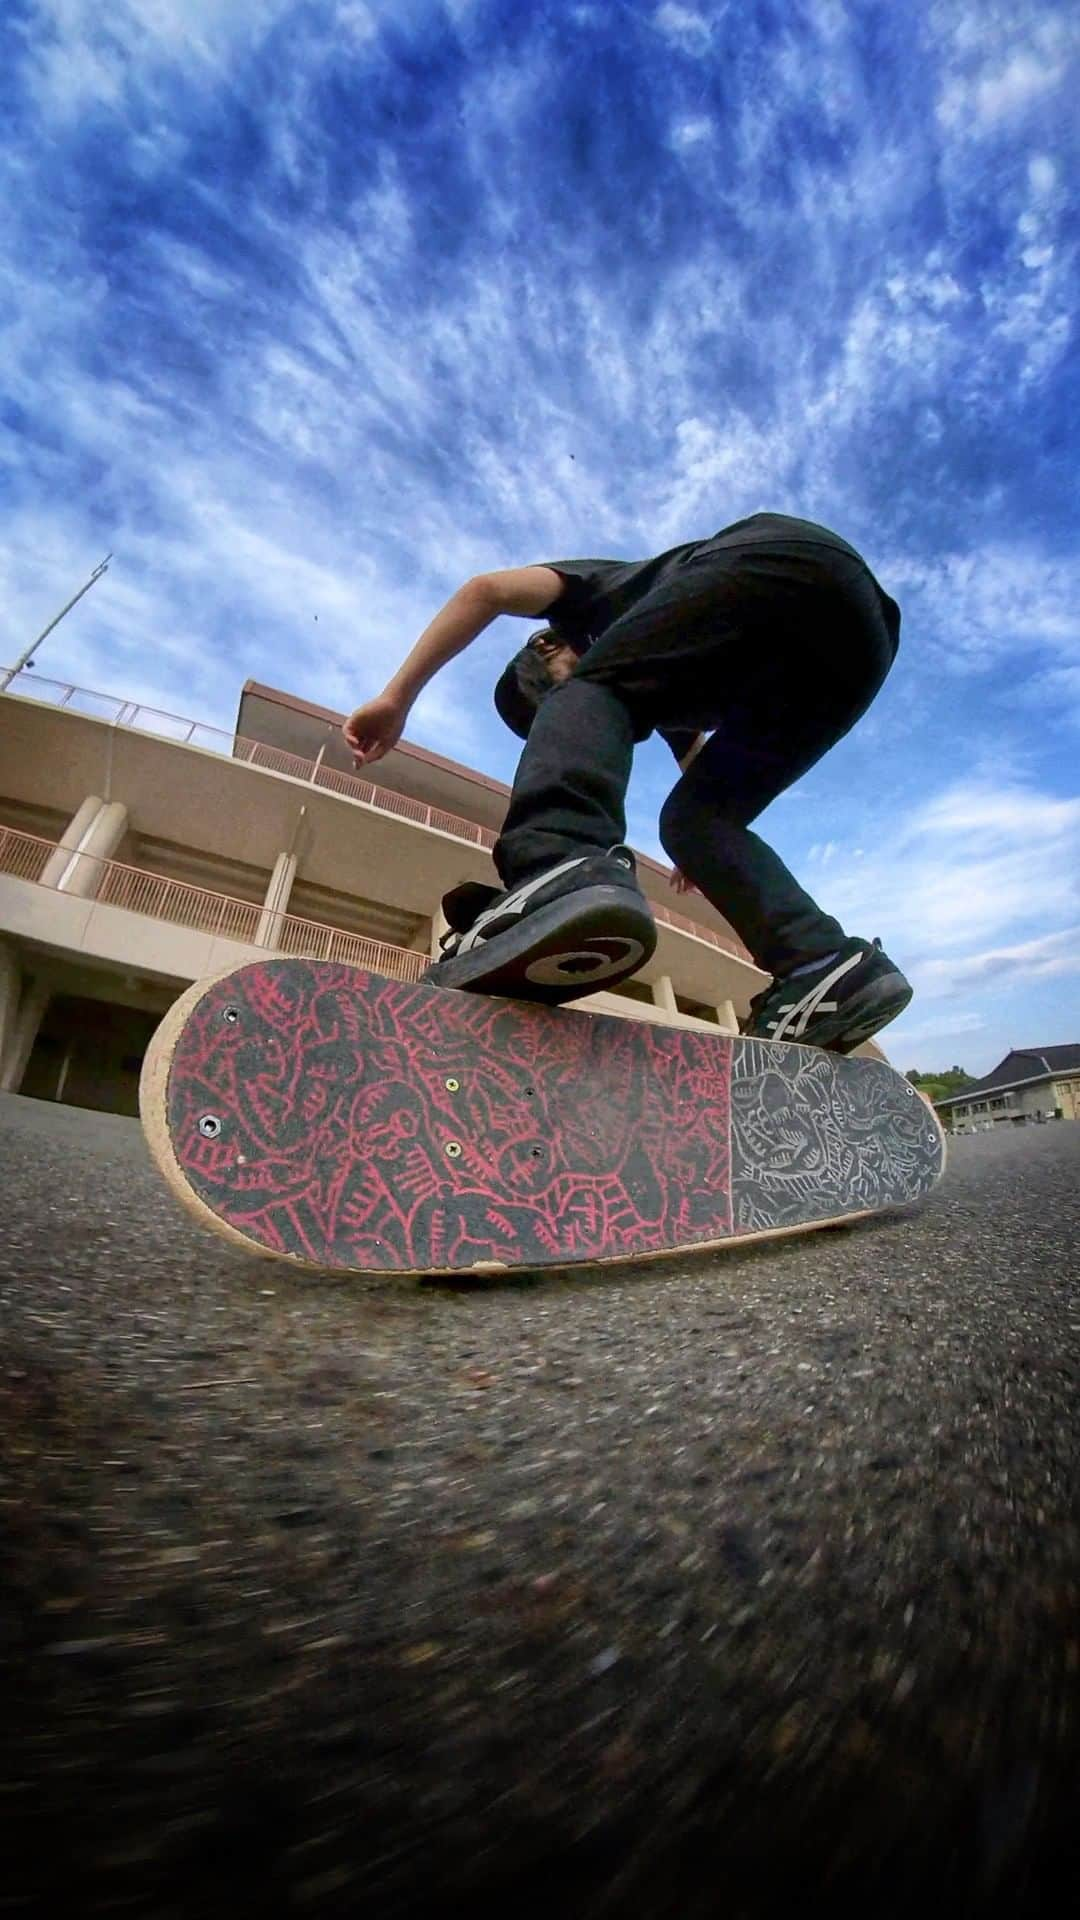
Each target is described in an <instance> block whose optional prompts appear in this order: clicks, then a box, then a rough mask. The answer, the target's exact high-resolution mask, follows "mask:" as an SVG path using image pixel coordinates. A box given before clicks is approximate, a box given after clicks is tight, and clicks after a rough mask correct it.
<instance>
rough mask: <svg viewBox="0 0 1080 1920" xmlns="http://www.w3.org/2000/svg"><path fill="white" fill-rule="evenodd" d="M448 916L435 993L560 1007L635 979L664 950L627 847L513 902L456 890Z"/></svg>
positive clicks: (539, 880)
mask: <svg viewBox="0 0 1080 1920" xmlns="http://www.w3.org/2000/svg"><path fill="white" fill-rule="evenodd" d="M443 911H444V913H445V914H446V917H447V919H448V920H449V921H450V925H451V931H450V932H449V933H448V934H445V935H444V936H443V940H442V943H441V944H442V947H443V953H444V958H443V959H441V960H437V961H436V962H435V964H434V965H433V966H431V967H429V968H428V970H427V972H426V973H425V974H424V976H423V977H424V979H425V980H426V981H428V982H429V983H430V985H431V986H434V987H462V988H464V989H466V991H469V992H474V993H501V994H506V995H507V996H508V997H510V998H512V999H516V1000H546V1001H548V1002H550V1003H551V1004H556V1003H557V1002H558V1001H560V1000H576V999H578V997H579V996H580V995H581V994H585V993H591V992H592V991H593V990H594V989H595V988H597V987H611V986H615V985H617V984H618V982H619V981H620V980H627V979H629V977H630V975H631V974H632V973H636V972H637V970H638V968H639V967H643V966H644V965H645V962H646V961H647V960H649V959H650V958H651V957H652V954H653V951H654V949H655V947H656V928H655V926H654V924H653V917H652V914H651V913H650V912H649V908H648V903H647V902H646V900H645V896H644V894H643V893H642V892H641V889H640V887H639V886H638V883H637V877H636V874H635V871H634V856H633V854H632V853H631V851H630V849H629V847H612V848H611V849H610V851H609V852H608V853H581V854H575V855H574V856H573V857H572V858H570V859H567V860H560V861H559V862H558V864H557V865H556V866H553V867H548V868H546V869H545V871H544V872H543V873H538V874H534V875H533V878H532V879H531V880H524V881H522V883H521V885H520V886H517V887H510V888H509V889H507V890H506V891H505V892H496V891H495V890H494V889H492V888H490V887H481V886H479V885H476V884H469V885H466V886H463V887H455V889H454V891H453V892H452V893H449V894H447V896H446V899H445V900H444V901H443Z"/></svg>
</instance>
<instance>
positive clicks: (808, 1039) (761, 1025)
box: [743, 940, 911, 1053]
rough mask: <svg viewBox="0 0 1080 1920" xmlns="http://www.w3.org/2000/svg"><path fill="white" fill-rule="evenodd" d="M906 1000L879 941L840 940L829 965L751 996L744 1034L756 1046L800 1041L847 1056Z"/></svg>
mask: <svg viewBox="0 0 1080 1920" xmlns="http://www.w3.org/2000/svg"><path fill="white" fill-rule="evenodd" d="M910 999H911V987H910V986H909V984H908V982H907V981H906V980H905V978H904V976H903V974H902V973H901V972H900V969H899V967H896V966H894V965H893V963H892V961H891V960H890V959H889V957H888V955H887V954H885V953H883V952H882V950H881V941H880V940H872V941H869V942H868V941H866V940H845V941H844V944H843V946H842V947H841V948H840V949H839V952H837V953H835V954H834V955H833V957H832V959H831V960H823V961H822V963H821V965H820V967H815V968H814V969H813V971H812V972H811V971H810V970H809V969H808V970H807V971H805V972H800V973H798V974H796V975H795V976H794V978H792V977H790V976H789V978H788V979H786V980H784V979H780V980H774V981H773V983H772V986H771V987H766V988H765V991H764V992H763V993H758V994H755V995H754V998H753V999H752V1000H751V1002H750V1015H749V1018H748V1020H747V1022H746V1025H745V1026H744V1027H743V1032H744V1033H746V1034H752V1035H754V1036H755V1037H756V1038H757V1039H759V1040H799V1041H801V1042H802V1044H803V1045H804V1046H808V1047H826V1048H828V1050H829V1052H830V1053H851V1052H852V1051H853V1050H854V1048H855V1047H858V1046H861V1045H862V1043H863V1041H864V1040H869V1038H870V1036H871V1034H874V1033H877V1031H878V1029H879V1027H884V1026H886V1025H887V1024H888V1022H889V1021H890V1020H895V1019H896V1016H897V1014H898V1013H902V1012H903V1011H904V1008H905V1007H906V1006H907V1004H908V1001H909V1000H910Z"/></svg>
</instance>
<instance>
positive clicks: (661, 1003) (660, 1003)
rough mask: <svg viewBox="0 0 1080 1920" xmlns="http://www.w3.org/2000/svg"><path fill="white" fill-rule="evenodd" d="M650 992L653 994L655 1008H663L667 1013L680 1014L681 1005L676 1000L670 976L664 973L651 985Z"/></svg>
mask: <svg viewBox="0 0 1080 1920" xmlns="http://www.w3.org/2000/svg"><path fill="white" fill-rule="evenodd" d="M649 992H650V993H651V994H652V997H653V1006H654V1007H662V1008H663V1010H664V1012H665V1013H678V1011H679V1003H678V1001H677V1000H676V998H675V989H674V987H673V986H672V984H671V975H670V974H667V973H662V974H661V975H660V978H659V979H658V980H654V981H653V982H652V983H651V985H650V987H649Z"/></svg>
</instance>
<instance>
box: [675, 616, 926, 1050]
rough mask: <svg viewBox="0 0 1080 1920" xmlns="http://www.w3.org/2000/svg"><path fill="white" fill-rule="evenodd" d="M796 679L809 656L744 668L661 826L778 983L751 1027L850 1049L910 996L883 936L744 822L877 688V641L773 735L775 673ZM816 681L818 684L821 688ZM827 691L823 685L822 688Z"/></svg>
mask: <svg viewBox="0 0 1080 1920" xmlns="http://www.w3.org/2000/svg"><path fill="white" fill-rule="evenodd" d="M785 664H786V667H787V676H786V685H787V686H788V687H789V688H790V687H791V686H792V684H793V683H794V685H795V687H796V689H797V688H798V684H799V681H800V680H801V679H802V678H803V675H804V673H805V662H804V661H801V660H800V659H799V658H796V657H793V658H791V659H789V660H788V661H787V662H786V663H785V662H784V661H783V660H781V659H774V660H773V661H772V662H771V663H770V671H769V674H768V677H767V678H765V679H762V680H761V681H760V682H759V683H758V684H756V685H755V682H754V680H753V679H752V677H750V676H747V677H746V678H744V680H743V682H742V684H741V685H740V687H739V689H738V692H737V695H736V697H735V705H734V709H733V712H732V714H731V715H730V716H729V717H728V719H727V720H726V721H725V723H724V724H723V725H721V726H720V727H719V728H718V729H717V730H716V732H715V733H714V735H713V737H712V739H711V740H710V741H709V742H708V744H707V745H706V746H705V747H704V748H703V749H702V751H701V753H700V754H698V756H697V758H696V759H695V760H694V762H693V763H692V765H691V766H690V768H689V769H688V770H687V772H686V773H685V774H684V775H683V777H682V779H681V780H680V781H679V783H678V785H677V786H676V787H675V789H674V790H673V792H672V793H671V794H670V795H669V797H668V799H667V800H666V801H665V803H664V807H663V809H662V811H661V816H660V837H661V840H662V842H663V845H664V847H665V850H666V851H667V853H668V855H669V857H670V858H671V859H672V860H673V861H674V863H675V864H676V866H678V867H679V868H680V869H681V871H682V872H683V873H685V874H686V876H687V878H688V879H690V880H693V881H694V883H695V885H696V886H698V887H700V889H701V891H702V893H703V894H704V895H705V897H706V899H708V900H710V901H711V902H712V903H713V905H714V906H715V907H717V909H718V910H719V911H720V912H721V913H723V914H724V916H725V918H726V919H728V920H729V921H730V923H731V925H732V926H733V927H734V928H735V930H736V932H737V933H738V934H739V936H740V938H741V939H742V941H743V942H744V944H745V946H746V947H747V949H748V950H749V952H750V953H751V955H752V956H753V958H754V959H755V960H756V961H757V964H758V965H759V966H760V967H761V968H762V969H763V970H764V971H765V972H767V973H771V974H772V975H773V976H774V978H773V985H772V986H771V987H769V988H766V990H765V991H764V992H763V993H761V994H758V995H757V996H755V999H754V1000H753V1002H752V1003H751V1010H750V1018H749V1020H748V1022H747V1023H746V1024H745V1025H744V1032H748V1033H752V1034H758V1035H760V1036H761V1037H763V1038H768V1039H791V1040H802V1041H804V1042H807V1043H812V1044H815V1045H818V1046H825V1047H829V1048H832V1049H834V1050H835V1051H837V1052H842V1053H847V1052H850V1051H851V1049H852V1048H853V1047H856V1046H858V1045H860V1044H861V1042H862V1041H864V1040H867V1039H869V1038H870V1036H871V1035H872V1034H874V1033H876V1032H877V1031H878V1029H879V1028H881V1027H883V1026H884V1025H885V1024H886V1023H887V1022H888V1021H889V1020H891V1019H894V1018H895V1017H896V1015H897V1014H898V1013H900V1012H901V1011H902V1010H903V1008H904V1007H905V1006H906V1005H907V1003H908V1001H909V1000H910V998H911V989H910V986H909V985H908V982H907V981H906V980H905V979H904V976H903V974H902V973H900V971H899V969H898V968H896V967H895V966H894V964H893V963H892V961H890V960H889V959H888V957H887V955H885V954H883V953H882V952H881V949H880V946H879V945H878V943H877V942H874V941H868V940H865V939H863V938H861V937H859V936H853V937H849V936H848V935H847V934H846V933H845V931H844V929H843V927H842V926H841V925H840V923H839V921H838V920H835V919H833V917H832V916H831V915H830V914H827V913H825V912H824V911H823V910H822V908H821V907H819V906H818V904H817V902H816V901H815V900H813V899H812V898H811V897H810V895H809V894H808V893H807V892H806V891H805V890H804V889H803V888H802V887H801V886H800V885H799V882H798V881H797V880H796V879H795V877H794V875H793V874H792V873H791V872H790V871H789V869H788V868H787V867H786V866H785V864H784V862H783V861H782V860H781V859H780V857H779V855H778V854H777V853H776V852H774V850H773V848H772V847H770V846H769V845H768V844H767V842H766V841H764V840H763V839H762V838H761V837H760V835H758V834H756V833H752V832H751V831H750V828H749V824H748V823H749V822H750V821H751V820H754V819H756V818H757V816H758V814H759V813H761V812H763V810H764V809H765V807H767V806H768V804H769V802H770V801H771V800H774V799H775V798H776V796H777V795H778V794H779V793H782V792H783V791H784V789H785V788H787V787H789V786H791V785H793V783H794V782H795V781H796V780H798V779H800V778H801V777H802V775H803V774H804V773H806V772H807V771H808V770H809V768H810V767H812V766H813V765H814V763H815V761H817V760H819V759H820V758H821V756H822V755H823V754H824V753H826V752H827V751H828V749H829V748H830V747H831V746H833V745H834V744H835V743H836V741H837V740H838V739H839V738H841V736H842V735H843V734H844V733H846V732H847V730H848V728H849V726H850V725H851V723H852V719H853V717H856V716H855V715H854V714H853V713H852V705H853V703H854V706H855V708H856V711H861V710H862V709H863V708H864V707H865V706H866V705H868V704H869V700H870V698H872V695H873V692H874V691H876V680H877V677H878V676H877V668H876V665H875V655H874V650H873V648H870V649H869V650H867V652H866V653H865V654H864V655H863V656H862V657H861V664H860V659H859V658H853V659H852V660H850V661H849V663H848V667H849V671H848V674H847V676H846V686H847V693H846V695H841V694H840V689H841V688H842V687H843V686H844V685H845V677H844V676H843V675H841V676H840V678H839V680H835V679H831V678H830V677H829V676H825V677H824V678H823V679H817V680H816V682H815V685H808V686H806V687H805V688H804V695H805V697H804V699H803V700H802V702H801V703H800V705H799V716H800V717H799V724H798V726H797V727H792V728H790V730H789V732H788V735H787V738H786V739H784V738H782V737H780V738H778V729H777V712H776V708H777V697H776V686H777V684H778V681H784V680H785V675H784V672H783V668H784V666H785ZM815 687H816V690H815ZM822 688H824V689H825V691H824V692H822V691H821V689H822Z"/></svg>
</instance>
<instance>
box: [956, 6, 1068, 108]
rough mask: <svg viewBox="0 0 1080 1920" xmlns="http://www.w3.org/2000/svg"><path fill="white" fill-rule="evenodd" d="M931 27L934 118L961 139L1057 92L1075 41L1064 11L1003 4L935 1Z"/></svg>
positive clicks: (1040, 102) (1039, 103) (1063, 86)
mask: <svg viewBox="0 0 1080 1920" xmlns="http://www.w3.org/2000/svg"><path fill="white" fill-rule="evenodd" d="M931 24H932V25H933V26H934V27H936V29H937V32H938V35H939V42H940V47H941V52H942V56H943V57H942V61H941V88H940V92H939V96H938V103H937V115H938V119H939V121H940V123H941V125H942V126H943V128H944V129H945V130H946V132H947V133H948V134H950V135H951V136H953V137H956V138H958V139H961V140H975V139H983V138H986V137H987V136H989V135H991V134H994V133H998V132H999V131H1002V130H1004V129H1007V128H1008V127H1009V126H1010V125H1011V124H1012V123H1014V122H1016V121H1018V120H1022V119H1023V118H1025V117H1026V116H1027V115H1028V114H1030V113H1032V112H1033V111H1034V109H1035V108H1036V107H1041V106H1042V105H1043V104H1044V102H1045V101H1046V98H1047V96H1048V95H1052V94H1054V93H1056V92H1061V91H1062V90H1063V89H1064V88H1065V86H1066V84H1067V78H1068V72H1069V62H1070V59H1071V58H1073V57H1074V56H1075V53H1076V50H1077V46H1078V44H1080V39H1078V33H1077V27H1076V20H1075V14H1073V13H1072V12H1071V10H1068V11H1067V10H1066V9H1065V8H1058V7H1048V8H1047V9H1046V10H1045V11H1044V12H1043V13H1042V15H1041V17H1040V16H1039V15H1038V14H1036V15H1035V16H1034V17H1033V16H1032V15H1031V14H1030V13H1029V14H1027V15H1020V16H1018V15H1017V12H1016V10H1015V8H1014V7H1012V6H1011V5H1009V4H1008V0H968V3H967V4H964V3H963V0H942V3H941V4H940V5H938V6H936V7H934V8H933V9H932V11H931ZM1021 35H1022V36H1023V37H1022V38H1021V37H1020V36H1021Z"/></svg>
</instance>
